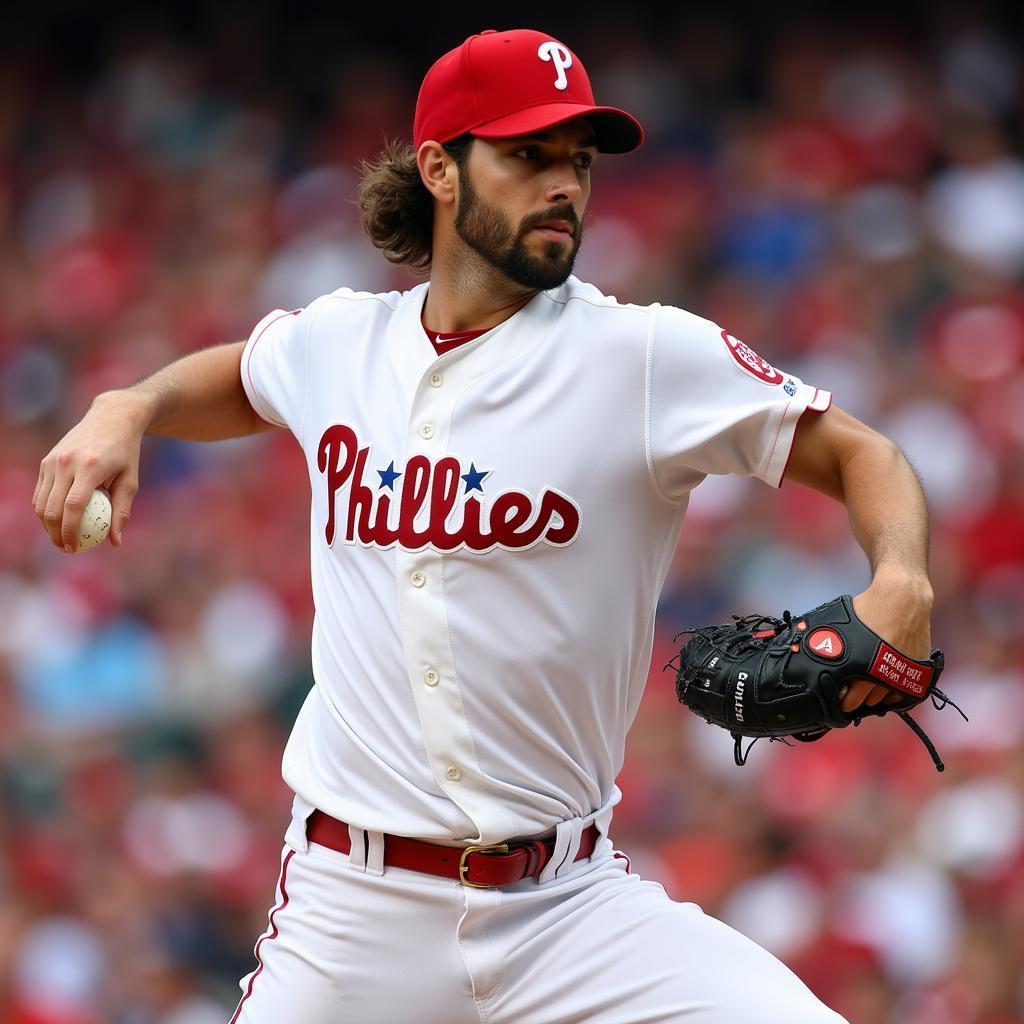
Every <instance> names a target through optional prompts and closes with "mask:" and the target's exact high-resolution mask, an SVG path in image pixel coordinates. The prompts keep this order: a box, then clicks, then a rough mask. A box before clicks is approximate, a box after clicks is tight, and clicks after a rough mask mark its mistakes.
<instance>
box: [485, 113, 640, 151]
mask: <svg viewBox="0 0 1024 1024" xmlns="http://www.w3.org/2000/svg"><path fill="white" fill-rule="evenodd" d="M577 117H585V118H586V119H587V120H588V121H590V123H591V124H593V126H594V132H595V134H596V136H597V148H598V151H599V152H601V153H630V152H632V151H633V150H634V149H636V148H637V147H638V146H639V145H640V143H641V142H643V141H644V130H643V128H641V127H640V122H639V121H638V120H637V119H636V118H635V117H633V116H632V115H631V114H627V113H626V112H625V111H624V110H619V109H618V108H617V107H588V106H586V105H585V104H582V103H543V104H541V105H539V106H536V107H527V108H526V110H517V111H516V112H515V113H514V114H506V115H505V116H504V117H499V118H498V119H497V120H496V121H488V122H487V124H482V125H478V126H477V127H476V128H470V130H469V133H470V135H477V136H479V137H480V138H481V139H508V138H513V137H514V136H516V135H529V134H530V133H531V132H538V131H543V130H544V129H545V128H552V127H554V126H555V125H556V124H563V123H564V122H566V121H572V120H573V119H574V118H577Z"/></svg>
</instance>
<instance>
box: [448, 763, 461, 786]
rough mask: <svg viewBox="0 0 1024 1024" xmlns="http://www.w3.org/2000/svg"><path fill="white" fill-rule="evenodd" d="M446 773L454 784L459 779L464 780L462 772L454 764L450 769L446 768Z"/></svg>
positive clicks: (449, 766)
mask: <svg viewBox="0 0 1024 1024" xmlns="http://www.w3.org/2000/svg"><path fill="white" fill-rule="evenodd" d="M444 773H445V775H447V776H448V778H449V779H450V780H451V781H452V782H458V781H459V779H461V778H462V772H460V771H459V769H458V768H456V767H455V765H453V764H450V765H448V767H447V768H445V770H444Z"/></svg>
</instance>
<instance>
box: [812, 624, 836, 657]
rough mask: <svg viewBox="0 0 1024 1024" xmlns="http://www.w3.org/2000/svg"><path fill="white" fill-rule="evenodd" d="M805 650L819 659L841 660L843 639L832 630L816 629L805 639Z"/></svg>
mask: <svg viewBox="0 0 1024 1024" xmlns="http://www.w3.org/2000/svg"><path fill="white" fill-rule="evenodd" d="M806 642H807V648H808V650H809V651H811V653H812V654H816V655H818V657H819V658H841V657H842V656H843V650H844V647H843V638H842V637H841V636H840V635H839V634H838V633H837V632H836V631H835V630H834V629H824V628H822V629H816V630H814V632H813V633H811V634H810V635H809V636H808V637H807V641H806Z"/></svg>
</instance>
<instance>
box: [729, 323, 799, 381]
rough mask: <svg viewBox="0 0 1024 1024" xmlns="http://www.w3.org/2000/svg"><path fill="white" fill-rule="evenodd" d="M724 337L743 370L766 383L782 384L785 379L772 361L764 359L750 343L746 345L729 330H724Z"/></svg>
mask: <svg viewBox="0 0 1024 1024" xmlns="http://www.w3.org/2000/svg"><path fill="white" fill-rule="evenodd" d="M722 338H723V340H724V341H725V344H726V347H727V348H728V349H729V354H730V355H731V356H732V357H733V359H735V360H736V363H737V365H738V366H739V367H740V369H741V370H745V371H746V372H747V373H749V374H750V375H751V376H752V377H756V378H757V379H758V380H760V381H764V383H765V384H781V383H782V381H783V380H784V379H785V378H784V377H783V375H782V374H781V373H780V372H779V371H778V370H776V369H775V367H774V366H772V364H771V363H769V362H768V361H767V360H765V359H762V358H761V357H760V356H759V355H758V354H757V353H756V352H755V351H754V350H753V349H752V348H751V347H750V346H749V345H744V344H743V342H742V341H739V340H738V339H737V338H734V337H733V336H732V335H731V334H730V333H729V332H728V331H722Z"/></svg>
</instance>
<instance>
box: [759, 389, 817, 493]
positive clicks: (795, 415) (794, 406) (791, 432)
mask: <svg viewBox="0 0 1024 1024" xmlns="http://www.w3.org/2000/svg"><path fill="white" fill-rule="evenodd" d="M806 390H807V391H811V390H812V389H811V388H810V387H809V386H808V387H807V388H806ZM831 404H832V393H831V392H830V391H823V390H822V389H821V388H814V389H813V392H812V394H811V396H810V400H809V401H808V402H806V404H805V403H804V402H796V401H793V402H790V403H789V404H788V405H787V406H786V409H785V411H784V412H783V414H782V420H781V422H780V423H779V429H778V431H777V432H776V434H775V441H774V443H773V444H772V448H771V451H770V452H769V455H768V461H767V465H766V467H765V471H764V473H763V474H762V479H763V480H764V481H765V483H767V484H770V485H771V486H772V487H776V488H777V487H781V486H782V481H783V480H784V479H785V477H786V469H787V467H788V466H789V460H790V458H791V457H792V454H793V442H794V440H795V439H796V428H797V424H798V423H799V422H800V417H801V416H803V415H804V413H805V412H816V413H822V412H825V411H826V410H827V409H828V408H829V406H830V405H831Z"/></svg>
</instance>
